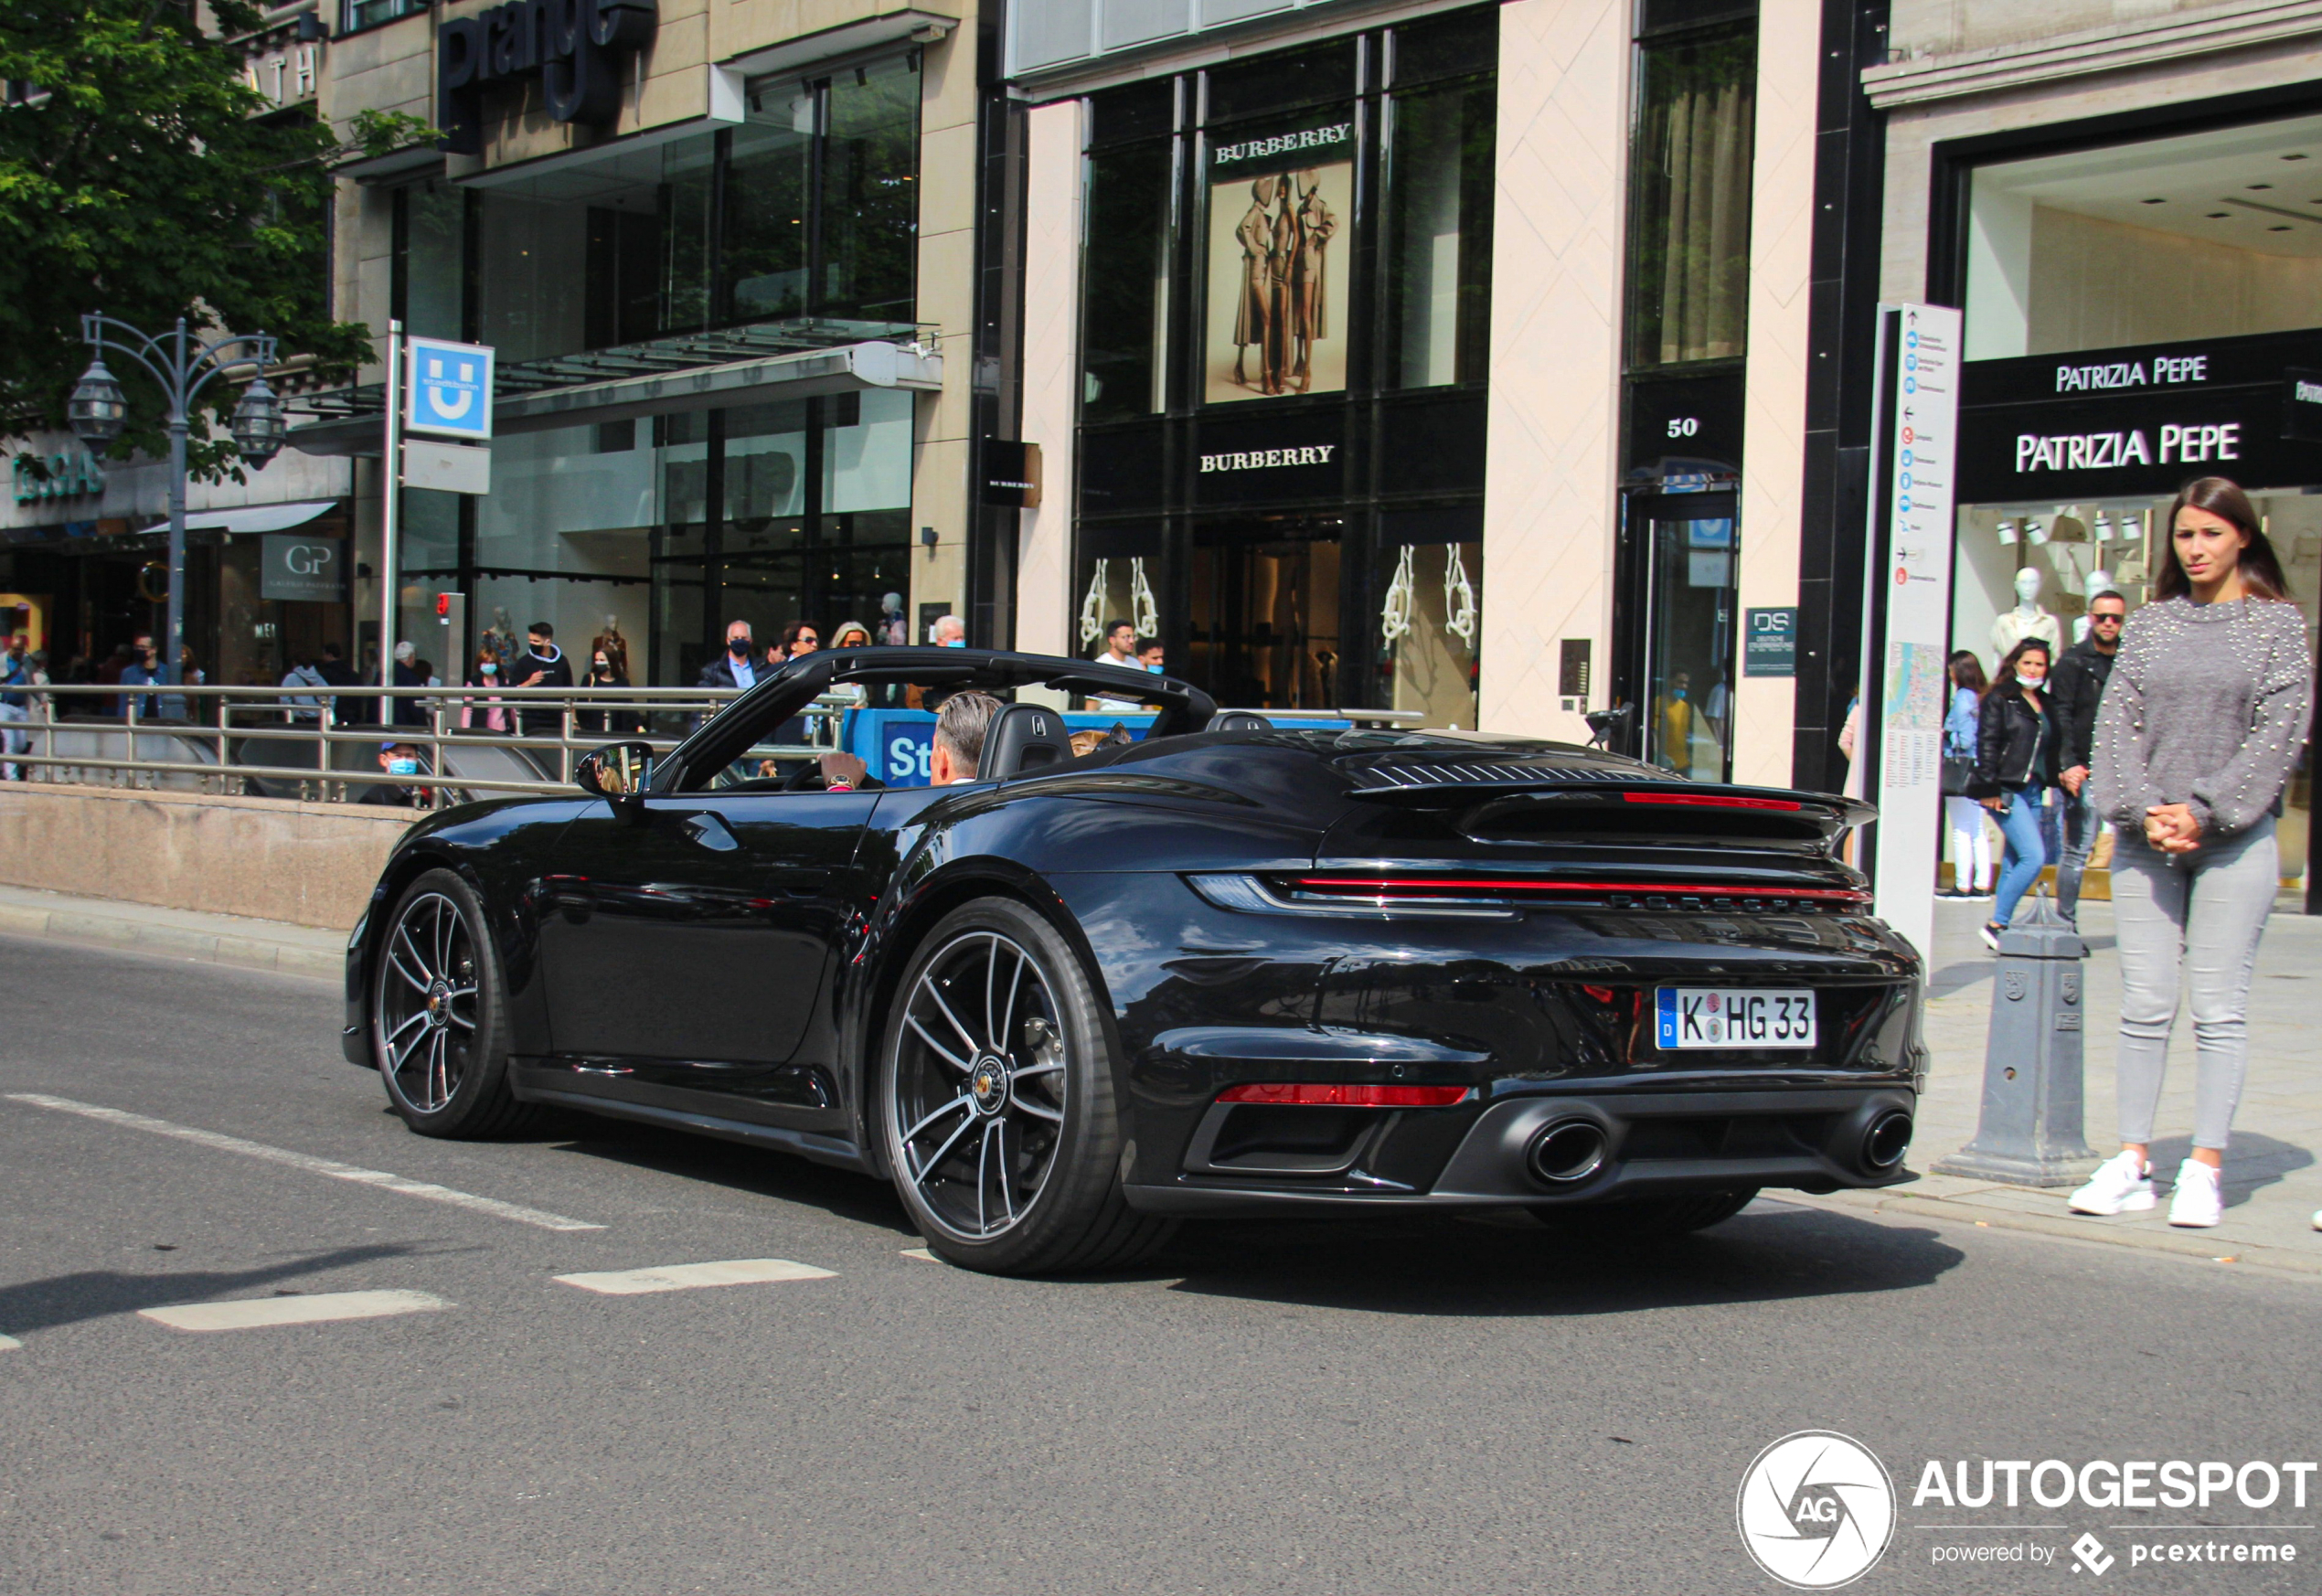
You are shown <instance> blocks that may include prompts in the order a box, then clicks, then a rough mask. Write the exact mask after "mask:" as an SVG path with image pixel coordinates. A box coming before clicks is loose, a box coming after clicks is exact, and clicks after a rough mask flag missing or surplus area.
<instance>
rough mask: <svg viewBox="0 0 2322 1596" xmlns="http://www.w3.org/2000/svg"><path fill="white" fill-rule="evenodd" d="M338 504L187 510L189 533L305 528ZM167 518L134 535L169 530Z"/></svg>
mask: <svg viewBox="0 0 2322 1596" xmlns="http://www.w3.org/2000/svg"><path fill="white" fill-rule="evenodd" d="M338 507H339V501H338V500H336V499H312V500H309V501H307V502H305V503H304V504H296V505H243V506H242V507H240V508H239V509H232V510H188V511H186V531H188V532H222V533H224V534H225V535H226V536H227V537H234V536H236V535H237V534H240V533H247V532H287V531H289V530H290V529H291V528H292V527H304V526H305V525H306V523H307V522H309V521H312V520H314V518H315V517H317V516H327V515H329V514H330V513H331V512H332V511H333V510H336V509H337V508H338ZM168 530H169V523H168V521H167V520H160V521H156V522H154V524H153V525H152V526H150V527H138V528H137V530H136V531H135V532H133V533H132V534H131V536H132V537H143V536H144V535H145V534H146V533H148V532H166V531H168Z"/></svg>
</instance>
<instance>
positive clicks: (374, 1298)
mask: <svg viewBox="0 0 2322 1596" xmlns="http://www.w3.org/2000/svg"><path fill="white" fill-rule="evenodd" d="M451 1305H452V1304H451V1303H447V1302H445V1301H444V1300H443V1299H442V1297H439V1296H434V1295H431V1293H427V1292H395V1291H383V1292H321V1293H316V1294H314V1295H313V1296H291V1297H248V1298H235V1299H233V1300H231V1301H228V1302H222V1303H176V1304H175V1305H174V1306H171V1307H166V1308H140V1309H138V1310H137V1317H139V1318H140V1319H151V1320H152V1321H153V1322H154V1324H156V1325H167V1326H169V1328H171V1329H172V1330H186V1331H193V1332H197V1333H200V1332H206V1331H210V1330H254V1329H258V1328H261V1327H263V1326H266V1325H324V1324H329V1323H331V1322H333V1321H335V1320H339V1319H383V1318H388V1317H389V1316H391V1315H393V1314H431V1313H434V1312H436V1311H437V1310H439V1309H442V1308H448V1307H450V1306H451Z"/></svg>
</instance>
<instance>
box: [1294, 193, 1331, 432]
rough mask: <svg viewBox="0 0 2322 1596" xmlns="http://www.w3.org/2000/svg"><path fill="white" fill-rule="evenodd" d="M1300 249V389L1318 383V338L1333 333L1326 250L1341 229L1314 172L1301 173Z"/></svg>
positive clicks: (1297, 272) (1296, 283)
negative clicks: (1316, 368) (1316, 379)
mask: <svg viewBox="0 0 2322 1596" xmlns="http://www.w3.org/2000/svg"><path fill="white" fill-rule="evenodd" d="M1297 184H1298V194H1299V200H1298V252H1297V255H1296V257H1295V258H1294V260H1293V261H1292V262H1291V266H1290V294H1291V303H1292V306H1293V311H1294V314H1293V320H1292V325H1291V331H1292V333H1293V334H1294V335H1295V336H1296V338H1297V341H1298V362H1297V366H1296V367H1295V368H1294V370H1293V372H1292V373H1291V375H1292V377H1293V378H1295V380H1296V382H1297V387H1298V391H1299V392H1300V393H1305V391H1306V390H1307V389H1308V388H1312V387H1313V386H1314V380H1315V376H1314V357H1315V340H1316V339H1318V338H1327V337H1328V336H1330V305H1329V300H1328V297H1327V295H1326V293H1325V292H1324V283H1323V275H1324V273H1323V250H1325V249H1326V247H1327V246H1328V245H1329V243H1330V240H1331V239H1332V238H1334V237H1335V236H1336V235H1337V231H1338V218H1337V217H1335V216H1333V215H1332V214H1331V212H1330V207H1328V206H1327V205H1325V204H1324V203H1323V200H1322V180H1321V178H1320V177H1318V176H1316V175H1315V173H1313V172H1301V173H1299V174H1298V178H1297Z"/></svg>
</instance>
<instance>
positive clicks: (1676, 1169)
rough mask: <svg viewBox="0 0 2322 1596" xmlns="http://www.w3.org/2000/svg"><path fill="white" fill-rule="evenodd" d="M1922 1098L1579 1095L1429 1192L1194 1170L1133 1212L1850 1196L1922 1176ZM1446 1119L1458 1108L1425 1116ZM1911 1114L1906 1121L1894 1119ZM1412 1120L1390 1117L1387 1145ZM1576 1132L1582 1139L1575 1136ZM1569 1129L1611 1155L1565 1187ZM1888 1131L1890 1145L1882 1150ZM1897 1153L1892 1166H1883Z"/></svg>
mask: <svg viewBox="0 0 2322 1596" xmlns="http://www.w3.org/2000/svg"><path fill="white" fill-rule="evenodd" d="M1917 1109H1918V1096H1917V1094H1916V1093H1915V1092H1913V1091H1911V1090H1910V1089H1909V1088H1908V1087H1902V1086H1896V1085H1892V1084H1881V1085H1878V1086H1864V1087H1839V1088H1823V1089H1806V1090H1800V1089H1784V1090H1769V1091H1699V1092H1694V1091H1676V1092H1671V1091H1651V1092H1639V1091H1618V1090H1614V1091H1557V1092H1543V1093H1536V1094H1527V1095H1523V1096H1518V1097H1511V1098H1507V1099H1505V1100H1503V1101H1498V1102H1496V1103H1493V1104H1491V1105H1490V1106H1489V1107H1487V1108H1486V1109H1485V1110H1484V1111H1483V1112H1481V1113H1480V1114H1478V1115H1476V1116H1475V1118H1474V1121H1473V1123H1471V1124H1469V1126H1468V1127H1467V1130H1466V1132H1465V1134H1464V1135H1463V1136H1461V1137H1460V1139H1459V1141H1458V1144H1457V1145H1456V1146H1455V1148H1454V1150H1453V1152H1452V1154H1451V1157H1450V1159H1449V1160H1448V1161H1447V1162H1446V1163H1445V1164H1444V1165H1443V1167H1442V1172H1441V1173H1440V1174H1439V1175H1437V1176H1435V1177H1434V1179H1433V1181H1432V1182H1430V1183H1428V1184H1427V1186H1425V1187H1424V1188H1423V1189H1420V1188H1416V1187H1414V1186H1410V1185H1404V1184H1401V1183H1398V1182H1395V1181H1392V1180H1388V1179H1383V1178H1381V1177H1379V1176H1376V1175H1372V1174H1369V1173H1368V1172H1366V1171H1365V1169H1364V1168H1363V1167H1362V1163H1361V1160H1360V1159H1359V1158H1356V1159H1353V1160H1350V1161H1349V1167H1348V1168H1347V1170H1346V1171H1345V1172H1344V1173H1333V1174H1329V1175H1322V1176H1285V1175H1268V1174H1264V1173H1261V1172H1257V1171H1251V1172H1248V1173H1240V1172H1237V1173H1193V1172H1188V1173H1185V1174H1182V1175H1180V1176H1178V1178H1177V1180H1175V1181H1173V1182H1170V1183H1168V1184H1166V1185H1163V1184H1145V1185H1131V1186H1128V1187H1126V1188H1125V1192H1124V1195H1125V1197H1127V1200H1128V1202H1129V1205H1130V1206H1131V1207H1132V1208H1137V1209H1140V1210H1142V1211H1144V1212H1146V1213H1156V1214H1230V1213H1252V1212H1267V1211H1275V1212H1280V1211H1304V1212H1306V1213H1315V1212H1318V1211H1322V1210H1326V1209H1343V1208H1507V1207H1522V1208H1539V1207H1543V1206H1551V1205H1568V1204H1581V1203H1592V1202H1603V1201H1608V1200H1614V1201H1617V1200H1622V1199H1626V1198H1632V1197H1668V1196H1678V1195H1682V1194H1685V1193H1688V1192H1708V1191H1738V1190H1742V1189H1745V1188H1749V1187H1766V1186H1773V1187H1794V1188H1803V1189H1805V1190H1809V1191H1836V1190H1839V1189H1842V1188H1849V1187H1865V1186H1892V1185H1895V1184H1896V1183H1897V1182H1900V1181H1904V1180H1909V1179H1911V1178H1912V1176H1911V1175H1910V1173H1909V1172H1908V1171H1907V1170H1906V1169H1905V1168H1904V1167H1903V1163H1902V1156H1901V1141H1900V1138H1901V1136H1902V1134H1903V1133H1907V1130H1908V1117H1909V1116H1912V1115H1915V1114H1916V1112H1917ZM1420 1112H1444V1111H1420ZM1897 1114H1901V1115H1903V1116H1906V1119H1905V1122H1904V1123H1903V1124H1901V1125H1900V1126H1898V1125H1897V1124H1895V1123H1892V1117H1893V1116H1895V1115H1897ZM1401 1117H1402V1116H1400V1115H1387V1114H1382V1115H1381V1116H1380V1124H1379V1136H1380V1139H1381V1140H1382V1141H1383V1140H1384V1138H1385V1137H1386V1136H1388V1135H1389V1134H1390V1133H1393V1131H1394V1129H1395V1127H1394V1126H1393V1125H1392V1124H1390V1123H1389V1122H1390V1120H1392V1119H1396V1118H1401ZM1575 1127H1579V1128H1580V1129H1578V1130H1575V1129H1574V1128H1575ZM1560 1130H1561V1131H1565V1132H1567V1133H1568V1136H1567V1139H1568V1140H1571V1141H1573V1142H1576V1143H1577V1144H1579V1145H1580V1147H1581V1148H1582V1149H1585V1148H1586V1146H1587V1145H1588V1143H1589V1139H1590V1137H1591V1136H1594V1137H1596V1138H1600V1139H1601V1142H1600V1151H1601V1156H1600V1157H1599V1158H1598V1159H1597V1160H1596V1161H1595V1162H1594V1165H1593V1166H1592V1167H1591V1168H1589V1169H1587V1170H1586V1171H1585V1172H1584V1173H1582V1174H1579V1175H1577V1176H1571V1177H1568V1178H1554V1177H1552V1176H1549V1175H1543V1174H1542V1173H1541V1168H1542V1165H1543V1163H1544V1162H1550V1161H1544V1160H1543V1159H1540V1158H1536V1157H1535V1156H1534V1154H1535V1151H1536V1149H1538V1148H1539V1147H1540V1146H1541V1145H1542V1138H1543V1137H1545V1136H1547V1135H1548V1134H1549V1133H1550V1132H1554V1131H1560ZM1874 1132H1877V1133H1879V1134H1880V1138H1881V1140H1882V1145H1881V1146H1880V1147H1879V1148H1878V1149H1877V1150H1876V1151H1875V1152H1874V1150H1873V1148H1872V1146H1871V1143H1872V1141H1873V1135H1874ZM1889 1153H1891V1159H1889V1160H1888V1161H1886V1162H1881V1161H1880V1157H1881V1156H1882V1155H1884V1154H1889Z"/></svg>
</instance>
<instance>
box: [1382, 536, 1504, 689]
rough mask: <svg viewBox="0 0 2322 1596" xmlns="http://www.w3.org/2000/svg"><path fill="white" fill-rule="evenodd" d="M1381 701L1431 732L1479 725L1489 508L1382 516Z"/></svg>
mask: <svg viewBox="0 0 2322 1596" xmlns="http://www.w3.org/2000/svg"><path fill="white" fill-rule="evenodd" d="M1375 558H1376V559H1377V561H1378V568H1379V570H1380V572H1381V573H1382V575H1383V576H1384V581H1383V587H1384V590H1385V591H1384V593H1383V595H1382V596H1381V597H1380V599H1379V612H1378V617H1377V620H1378V625H1379V665H1378V669H1379V676H1380V677H1381V679H1382V682H1383V686H1384V691H1383V692H1382V693H1381V694H1380V696H1379V701H1380V702H1382V703H1384V704H1385V705H1386V706H1387V707H1388V708H1390V709H1406V710H1416V711H1418V712H1419V713H1420V714H1421V715H1422V716H1423V717H1425V719H1424V721H1423V722H1422V724H1425V725H1428V726H1454V727H1459V726H1464V727H1473V726H1475V724H1476V715H1477V708H1476V683H1477V668H1476V666H1477V660H1478V656H1479V654H1480V651H1481V646H1482V622H1483V612H1482V598H1481V595H1482V593H1483V591H1484V543H1483V509H1482V506H1481V505H1466V506H1463V507H1459V508H1449V509H1423V510H1390V511H1388V512H1386V513H1384V514H1383V515H1381V516H1379V552H1378V554H1377V556H1376V557H1375Z"/></svg>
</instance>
